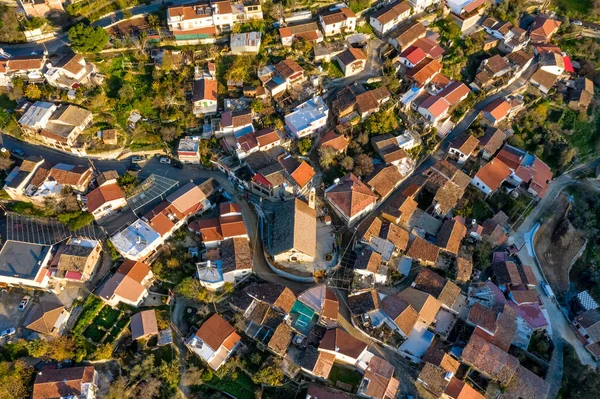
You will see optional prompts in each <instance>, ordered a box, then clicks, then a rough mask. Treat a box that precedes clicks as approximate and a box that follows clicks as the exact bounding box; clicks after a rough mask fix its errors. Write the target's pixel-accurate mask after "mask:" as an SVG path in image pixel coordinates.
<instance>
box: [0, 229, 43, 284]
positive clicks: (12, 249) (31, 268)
mask: <svg viewBox="0 0 600 399" xmlns="http://www.w3.org/2000/svg"><path fill="white" fill-rule="evenodd" d="M51 259H52V246H49V245H38V244H31V243H27V242H21V241H13V240H7V241H6V242H4V245H3V246H2V249H0V283H2V284H7V285H11V286H15V287H20V286H27V287H31V288H34V289H42V290H48V283H49V279H50V278H49V276H48V268H49V262H50V260H51Z"/></svg>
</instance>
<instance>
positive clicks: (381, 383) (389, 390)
mask: <svg viewBox="0 0 600 399" xmlns="http://www.w3.org/2000/svg"><path fill="white" fill-rule="evenodd" d="M393 376H394V366H392V365H391V364H390V363H389V362H388V361H387V360H385V359H383V358H381V357H379V356H373V358H372V359H371V360H370V361H369V364H368V366H367V368H366V370H365V375H364V378H363V381H367V382H368V383H367V386H366V387H365V396H367V397H369V398H374V399H393V398H395V397H396V396H397V394H398V385H399V382H398V380H396V379H395V378H393Z"/></svg>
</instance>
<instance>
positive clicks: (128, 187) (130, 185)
mask: <svg viewBox="0 0 600 399" xmlns="http://www.w3.org/2000/svg"><path fill="white" fill-rule="evenodd" d="M117 184H118V185H119V187H121V188H122V189H123V192H124V193H125V194H131V192H132V191H133V190H134V189H135V188H136V187H137V186H139V185H140V184H141V182H140V180H139V179H138V178H137V176H136V175H134V174H131V173H125V174H123V175H121V176H119V177H118V178H117Z"/></svg>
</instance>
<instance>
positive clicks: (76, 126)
mask: <svg viewBox="0 0 600 399" xmlns="http://www.w3.org/2000/svg"><path fill="white" fill-rule="evenodd" d="M92 118H93V116H92V113H91V112H90V111H88V110H86V109H83V108H79V107H76V106H74V105H69V104H62V105H60V106H58V108H57V109H56V111H55V112H54V114H53V115H52V117H51V118H50V120H49V121H48V123H47V124H46V126H44V127H43V128H42V130H41V132H40V136H42V140H44V142H45V143H46V144H48V145H50V146H53V147H56V148H58V149H62V150H73V148H74V147H75V144H76V140H77V138H78V137H79V135H80V134H81V133H83V131H84V130H85V128H87V127H88V126H89V125H90V123H91V122H92Z"/></svg>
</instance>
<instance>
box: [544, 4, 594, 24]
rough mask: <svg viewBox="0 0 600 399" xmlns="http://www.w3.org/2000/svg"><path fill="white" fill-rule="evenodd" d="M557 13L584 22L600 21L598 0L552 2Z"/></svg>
mask: <svg viewBox="0 0 600 399" xmlns="http://www.w3.org/2000/svg"><path fill="white" fill-rule="evenodd" d="M552 3H553V4H554V6H555V7H556V8H557V11H558V13H560V14H563V15H565V16H567V17H569V18H578V19H583V20H585V21H598V20H600V1H599V0H552Z"/></svg>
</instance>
